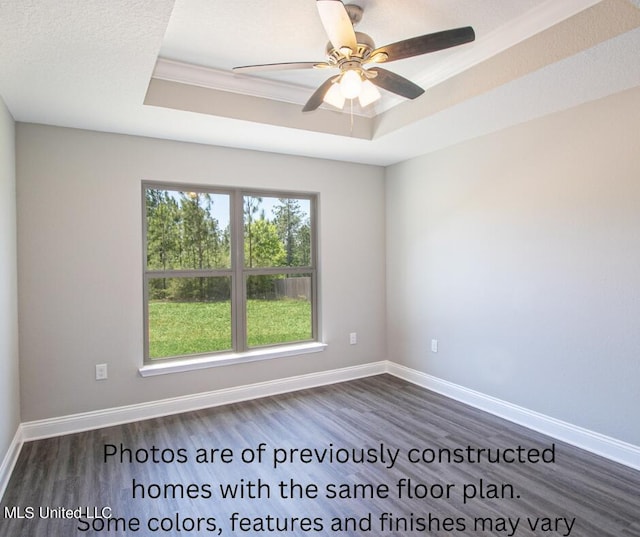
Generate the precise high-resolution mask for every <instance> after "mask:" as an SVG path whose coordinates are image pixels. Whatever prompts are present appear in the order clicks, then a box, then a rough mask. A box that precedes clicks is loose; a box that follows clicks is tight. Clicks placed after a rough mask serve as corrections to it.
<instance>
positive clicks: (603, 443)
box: [387, 362, 640, 470]
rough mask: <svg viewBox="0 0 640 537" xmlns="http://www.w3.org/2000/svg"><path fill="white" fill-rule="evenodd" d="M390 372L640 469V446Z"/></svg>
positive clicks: (402, 370)
mask: <svg viewBox="0 0 640 537" xmlns="http://www.w3.org/2000/svg"><path fill="white" fill-rule="evenodd" d="M387 372H388V373H389V374H391V375H393V376H395V377H398V378H401V379H403V380H406V381H408V382H411V383H412V384H417V385H418V386H422V387H423V388H427V389H428V390H432V391H434V392H436V393H439V394H442V395H445V396H447V397H450V398H451V399H455V400H456V401H460V402H462V403H466V404H468V405H470V406H472V407H475V408H478V409H480V410H484V411H485V412H489V413H490V414H494V415H496V416H499V417H501V418H504V419H507V420H509V421H511V422H514V423H517V424H519V425H523V426H525V427H527V428H529V429H533V430H534V431H538V432H540V433H542V434H545V435H547V436H550V437H552V438H555V439H556V440H560V441H562V442H566V443H567V444H571V445H573V446H576V447H579V448H581V449H584V450H586V451H590V452H592V453H595V454H596V455H600V456H602V457H606V458H607V459H610V460H612V461H615V462H619V463H621V464H624V465H625V466H629V467H631V468H634V469H636V470H640V446H635V445H633V444H628V443H626V442H622V441H620V440H616V439H615V438H611V437H610V436H606V435H603V434H600V433H596V432H594V431H590V430H589V429H584V428H582V427H578V426H577V425H573V424H571V423H567V422H565V421H561V420H558V419H555V418H552V417H550V416H546V415H544V414H540V413H539V412H535V411H533V410H529V409H527V408H524V407H521V406H517V405H514V404H511V403H508V402H506V401H502V400H501V399H497V398H495V397H491V396H489V395H485V394H483V393H480V392H477V391H475V390H470V389H469V388H465V387H463V386H460V385H458V384H454V383H452V382H448V381H446V380H442V379H439V378H437V377H434V376H431V375H428V374H426V373H422V372H420V371H416V370H415V369H411V368H408V367H405V366H402V365H398V364H396V363H393V362H388V363H387Z"/></svg>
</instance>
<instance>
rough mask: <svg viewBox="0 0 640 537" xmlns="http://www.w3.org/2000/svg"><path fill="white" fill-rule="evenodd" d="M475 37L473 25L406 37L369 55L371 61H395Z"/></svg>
mask: <svg viewBox="0 0 640 537" xmlns="http://www.w3.org/2000/svg"><path fill="white" fill-rule="evenodd" d="M475 38H476V34H475V32H474V31H473V28H472V27H471V26H465V27H464V28H454V29H452V30H444V31H443V32H436V33H434V34H426V35H421V36H419V37H412V38H411V39H405V40H404V41H398V42H397V43H392V44H391V45H385V46H384V47H380V48H377V49H375V50H374V51H373V52H372V53H371V54H370V55H369V58H370V60H369V61H370V62H375V63H383V62H393V61H396V60H402V59H404V58H411V57H412V56H420V55H421V54H427V53H429V52H436V51H438V50H443V49H446V48H451V47H457V46H458V45H462V44H464V43H469V42H471V41H473V40H474V39H475Z"/></svg>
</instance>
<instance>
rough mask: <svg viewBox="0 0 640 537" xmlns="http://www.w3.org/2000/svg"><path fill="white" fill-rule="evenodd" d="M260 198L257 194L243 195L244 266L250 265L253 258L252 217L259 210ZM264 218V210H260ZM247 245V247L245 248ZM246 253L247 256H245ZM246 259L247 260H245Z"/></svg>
mask: <svg viewBox="0 0 640 537" xmlns="http://www.w3.org/2000/svg"><path fill="white" fill-rule="evenodd" d="M261 205H262V198H261V197H257V196H245V197H244V240H245V266H248V267H252V266H253V265H252V260H253V229H252V224H253V222H254V217H255V215H256V214H257V212H258V211H259V210H260V206H261ZM262 218H264V210H263V211H262ZM247 246H248V249H247ZM247 253H248V256H247ZM247 261H248V262H247Z"/></svg>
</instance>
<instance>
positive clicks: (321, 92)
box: [302, 75, 340, 112]
mask: <svg viewBox="0 0 640 537" xmlns="http://www.w3.org/2000/svg"><path fill="white" fill-rule="evenodd" d="M338 78H340V75H336V76H332V77H331V78H329V79H328V80H325V81H324V83H323V84H322V85H321V86H320V87H319V88H318V89H317V90H316V91H315V92H314V93H313V95H312V96H311V97H310V98H309V100H308V101H307V104H305V105H304V108H303V109H302V111H303V112H313V111H314V110H316V109H317V108H318V107H319V106H320V105H321V104H322V100H323V99H324V96H325V95H326V94H327V92H328V91H329V89H330V88H331V85H332V84H333V83H334V81H335V80H337V79H338Z"/></svg>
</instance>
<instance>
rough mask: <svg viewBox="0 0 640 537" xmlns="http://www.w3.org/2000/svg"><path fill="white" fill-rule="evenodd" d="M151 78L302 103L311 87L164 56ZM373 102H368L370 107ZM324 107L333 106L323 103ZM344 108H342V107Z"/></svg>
mask: <svg viewBox="0 0 640 537" xmlns="http://www.w3.org/2000/svg"><path fill="white" fill-rule="evenodd" d="M152 78H157V79H159V80H167V81H169V82H177V83H179V84H189V85H192V86H200V87H203V88H208V89H213V90H218V91H228V92H230V93H237V94H240V95H249V96H251V97H259V98H262V99H271V100H275V101H282V102H285V103H290V104H296V105H300V106H304V104H305V103H306V102H307V100H308V99H309V97H310V95H311V93H312V92H313V90H312V89H309V88H308V87H306V86H300V85H297V84H291V83H290V82H281V81H277V80H270V79H267V78H259V77H255V76H248V75H241V74H237V73H233V72H231V71H225V70H222V69H215V68H213V67H205V66H203V65H194V64H190V63H184V62H180V61H177V60H169V59H167V58H158V60H157V61H156V66H155V69H154V71H153V75H152ZM374 107H375V105H373V106H372V108H374ZM322 108H326V109H327V110H333V111H335V110H336V109H335V108H333V107H331V106H325V105H323V106H322ZM345 110H346V108H345ZM353 113H354V115H356V116H362V117H367V118H371V117H374V116H375V115H376V113H377V109H373V110H364V111H362V110H358V111H356V110H354V112H353Z"/></svg>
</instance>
